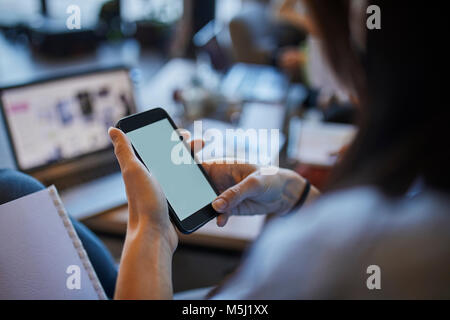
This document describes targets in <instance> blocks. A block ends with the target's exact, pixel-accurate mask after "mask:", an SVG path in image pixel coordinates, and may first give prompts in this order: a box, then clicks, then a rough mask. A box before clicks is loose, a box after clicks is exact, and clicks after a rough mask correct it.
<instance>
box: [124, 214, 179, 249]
mask: <svg viewBox="0 0 450 320" xmlns="http://www.w3.org/2000/svg"><path fill="white" fill-rule="evenodd" d="M130 214H131V213H130ZM166 214H168V213H166ZM128 237H129V238H130V239H131V240H132V241H133V242H135V241H142V242H149V241H151V242H156V243H160V244H162V245H166V246H167V247H168V248H169V249H170V252H171V253H173V252H174V251H175V249H176V247H177V244H178V237H177V234H176V232H175V230H174V227H173V226H172V224H171V223H170V222H169V224H168V225H164V226H163V225H159V224H157V223H155V222H154V221H152V220H151V219H149V218H148V215H141V217H139V219H138V220H137V221H136V222H135V223H134V224H131V223H129V224H128V227H127V238H128Z"/></svg>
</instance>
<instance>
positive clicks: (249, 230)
mask: <svg viewBox="0 0 450 320" xmlns="http://www.w3.org/2000/svg"><path fill="white" fill-rule="evenodd" d="M264 218H265V217H264V216H241V217H231V218H230V219H229V220H228V223H227V225H226V226H225V227H223V228H220V227H218V226H217V225H216V220H215V219H214V220H211V221H210V222H208V223H207V224H206V225H204V226H203V227H202V228H200V229H199V230H197V231H196V232H194V233H192V234H190V235H185V234H181V233H179V234H178V236H179V239H180V241H181V242H182V243H188V244H195V245H202V246H208V247H216V248H224V249H235V250H242V249H245V247H247V246H248V244H249V243H251V242H252V241H253V240H254V239H255V238H256V237H257V236H258V235H259V233H260V231H261V229H262V226H263V224H264ZM127 221H128V207H127V206H123V207H120V208H117V209H114V210H111V211H108V212H105V213H103V214H101V215H98V216H94V217H91V218H88V219H86V220H83V223H85V224H86V225H87V226H88V227H89V228H91V229H92V230H95V231H100V232H107V233H113V234H117V235H124V234H125V232H126V229H127Z"/></svg>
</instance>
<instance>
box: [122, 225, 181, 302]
mask: <svg viewBox="0 0 450 320" xmlns="http://www.w3.org/2000/svg"><path fill="white" fill-rule="evenodd" d="M173 252H174V247H173V244H172V243H171V241H170V240H169V239H168V238H167V237H166V236H164V235H163V234H161V233H160V232H158V231H154V230H150V229H143V228H141V229H137V228H134V229H128V231H127V236H126V239H125V245H124V250H123V255H122V257H121V263H120V269H119V276H118V280H117V286H116V293H115V299H171V298H172V271H171V266H172V257H173ZM137 277H138V278H137ZM149 288H152V290H149Z"/></svg>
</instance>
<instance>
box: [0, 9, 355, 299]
mask: <svg viewBox="0 0 450 320" xmlns="http://www.w3.org/2000/svg"><path fill="white" fill-rule="evenodd" d="M73 4H75V5H76V6H78V8H79V9H80V14H81V15H80V21H79V23H80V28H77V27H74V28H71V27H69V26H68V24H69V25H70V23H71V21H68V18H69V17H70V16H71V15H72V14H73V12H72V11H70V10H69V11H68V8H69V7H70V6H71V5H73ZM302 10H303V8H302V5H301V2H300V1H299V2H297V1H269V0H215V1H214V0H121V1H118V0H112V1H110V0H20V1H16V0H0V88H10V87H15V86H18V85H19V86H21V85H23V84H27V83H34V82H36V81H37V82H39V81H43V80H42V79H65V80H64V81H68V80H67V79H68V77H69V78H70V77H71V76H75V75H85V74H90V73H95V72H100V71H98V70H116V69H115V68H119V69H120V68H122V67H125V68H127V70H129V77H130V79H131V87H132V89H130V88H131V87H127V85H128V84H127V83H126V81H125V82H123V83H122V84H123V87H120V86H119V85H118V86H117V88H116V87H114V85H113V84H111V83H113V82H114V81H113V82H111V81H110V80H108V73H107V74H106V78H105V77H103V78H101V80H99V81H105V83H106V84H107V85H105V86H102V85H99V86H98V88H96V83H95V81H94V82H92V86H90V88H91V89H92V90H93V91H94V90H97V89H98V95H99V96H100V97H101V96H102V95H103V96H106V95H107V94H108V92H124V93H123V95H121V96H120V97H121V98H120V99H118V100H111V101H109V100H108V102H104V104H103V105H102V102H98V101H100V100H98V99H97V100H98V101H97V100H94V99H93V98H92V92H87V91H86V90H87V89H86V90H85V91H86V92H85V91H83V90H81V89H79V88H76V89H74V90H75V91H74V92H71V93H70V94H73V95H76V97H77V99H78V100H77V101H79V102H80V103H81V104H82V105H83V106H84V111H83V114H82V115H81V116H80V117H82V118H83V119H88V120H86V121H91V122H89V130H92V134H94V135H98V136H99V137H101V138H99V139H98V141H97V140H96V143H97V144H96V145H95V146H93V147H92V146H91V147H83V146H79V149H76V148H75V146H74V145H71V147H73V148H74V149H70V150H69V149H65V147H61V148H59V149H55V150H54V149H52V150H51V151H49V150H50V149H46V150H43V148H44V145H46V143H47V141H45V142H44V141H39V140H38V139H37V140H32V141H31V142H28V143H29V144H30V145H31V146H32V148H33V150H35V152H34V153H33V154H32V155H25V154H23V155H20V154H21V153H20V152H21V151H18V149H20V146H19V147H17V145H14V141H13V142H12V141H11V139H14V138H16V139H20V138H17V137H14V136H13V135H14V134H11V132H8V127H7V125H6V122H5V119H1V120H2V121H1V125H0V154H1V157H0V167H2V168H14V169H21V170H23V171H25V172H27V173H30V174H31V175H33V176H35V177H37V178H38V179H39V180H41V181H43V182H44V183H45V184H46V185H49V184H55V186H56V187H57V188H58V190H59V192H60V193H61V195H62V198H63V202H64V204H65V205H66V206H67V210H68V213H69V214H71V210H74V213H75V211H76V210H79V211H80V212H79V214H78V213H77V214H75V216H76V218H77V219H79V220H80V221H82V222H83V223H84V224H85V225H86V226H87V227H88V228H89V229H91V230H92V231H93V232H94V233H95V234H97V235H98V236H99V237H100V239H101V240H102V241H103V242H104V243H105V244H106V246H107V247H108V249H109V250H110V251H111V253H112V254H113V256H114V258H115V260H116V262H117V263H118V262H119V260H120V254H121V250H122V245H123V239H124V236H125V230H126V202H125V199H124V193H123V188H122V185H120V184H116V185H115V187H113V188H112V189H110V190H112V191H111V192H109V193H110V194H108V195H104V196H105V197H109V200H110V202H109V203H108V204H103V205H102V204H101V203H100V204H98V206H97V207H95V208H89V210H88V209H86V208H84V207H83V205H84V204H79V203H77V201H79V199H80V198H82V199H83V201H84V202H85V203H86V202H95V200H96V199H94V198H101V197H102V196H103V194H102V193H97V192H92V190H97V189H95V188H97V187H98V188H100V187H99V186H98V185H94V186H92V185H90V186H89V187H86V188H88V189H83V188H85V187H84V186H86V185H87V184H90V183H92V182H97V181H99V183H100V182H102V181H103V180H104V179H105V177H109V176H110V175H111V174H113V173H116V174H117V165H116V163H114V164H112V165H110V166H109V165H108V166H104V167H102V168H103V169H102V170H99V169H98V168H97V167H95V166H93V164H94V163H95V162H96V161H101V160H99V158H98V156H99V154H98V152H97V151H99V150H101V151H104V150H103V149H105V148H106V150H107V151H106V153H108V154H110V155H112V150H111V148H108V147H110V145H109V140H107V135H106V129H107V128H106V129H104V125H105V127H106V124H109V125H113V123H110V122H111V121H110V122H108V121H109V120H108V121H106V120H101V121H103V122H95V121H97V120H92V119H91V118H89V116H90V115H89V112H91V111H92V110H91V108H95V107H98V108H100V109H101V108H104V110H105V112H107V110H109V109H108V108H107V104H108V103H116V104H118V105H121V106H123V108H124V109H123V110H121V109H120V108H119V110H115V111H114V112H117V114H115V115H116V116H118V115H121V116H124V115H125V114H126V111H124V110H126V109H127V110H128V109H130V108H131V109H132V110H134V111H135V112H137V111H144V110H147V109H149V108H153V107H161V108H164V109H165V110H166V111H167V112H168V113H169V114H170V115H171V116H172V117H173V118H174V120H175V121H176V122H177V124H178V125H179V126H180V127H184V128H187V129H191V130H192V128H193V127H192V126H193V123H194V121H195V120H200V119H202V120H204V122H203V123H204V125H205V126H209V127H213V128H219V129H221V130H226V129H227V128H256V129H260V128H265V129H278V130H280V132H281V134H280V148H279V150H277V151H276V155H275V156H276V157H277V159H278V160H277V161H278V162H279V165H280V166H281V167H287V168H292V169H294V170H296V171H297V172H299V173H301V174H302V175H304V176H305V177H307V178H308V179H309V180H310V181H311V182H312V183H313V184H314V185H316V186H317V187H318V188H320V187H321V186H323V185H324V183H325V182H326V179H327V177H328V174H329V172H330V169H331V168H332V166H333V165H334V164H335V162H336V159H337V154H338V153H339V152H340V150H341V148H343V147H345V145H346V144H348V143H349V142H350V141H351V139H352V137H353V135H354V133H355V131H356V130H357V129H356V127H355V126H354V125H353V120H354V117H355V112H356V111H355V109H354V106H353V104H352V102H351V97H348V96H347V95H346V93H345V92H343V91H342V90H340V86H339V83H336V82H335V81H334V76H333V74H332V73H331V71H330V70H329V67H328V66H327V64H326V62H325V61H324V59H323V58H322V57H321V56H320V54H319V51H318V43H317V41H316V39H315V38H314V37H313V36H311V35H310V30H309V28H308V23H305V22H304V21H303V22H302V20H301V18H298V17H302V15H303V11H302ZM296 14H297V16H296ZM72 22H73V21H72ZM75 22H76V21H75ZM302 23H303V24H302ZM100 75H104V74H103V73H101V72H100V73H99V77H100ZM111 77H112V78H110V79H117V82H120V81H122V80H120V76H119V75H117V74H114V72H113V74H111ZM114 77H117V78H114ZM86 79H87V78H86ZM86 79H84V78H82V80H79V82H78V85H79V84H80V83H84V82H83V81H88V80H86ZM105 79H106V80H105ZM75 80H76V79H75ZM75 80H74V81H75ZM80 81H81V82H80ZM108 81H109V82H108ZM117 82H116V83H117ZM52 83H53V84H54V82H51V81H50V82H49V83H47V84H48V85H51V84H52ZM20 88H21V87H19V89H20ZM52 88H53V89H52ZM55 88H56V87H50V89H48V91H45V92H46V95H45V97H44V98H43V99H44V100H45V103H48V104H51V105H55V106H57V108H60V110H62V111H61V114H62V119H63V120H62V124H61V125H62V126H64V124H65V123H70V121H73V120H72V118H71V116H68V115H67V114H65V111H64V110H67V109H66V108H67V105H66V104H65V103H66V102H64V101H65V100H64V99H63V98H64V97H62V98H61V97H60V96H59V95H61V96H64V94H63V93H62V92H64V90H69V91H70V89H68V88H67V87H61V89H55ZM17 90H18V89H17ZM80 90H81V91H80ZM115 90H116V91H115ZM120 90H122V91H120ZM27 92H28V94H29V95H30V96H29V97H30V101H28V102H29V103H30V104H39V103H38V102H37V101H35V100H34V98H33V93H32V91H27ZM58 94H59V95H58ZM61 99H63V100H64V101H63V100H61ZM99 99H100V98H99ZM96 101H97V102H96ZM104 101H106V100H104ZM131 105H132V106H131ZM17 108H20V106H17ZM90 110H91V111H90ZM102 110H103V109H102ZM108 112H109V111H108ZM2 117H6V116H5V115H3V116H2ZM42 117H45V115H43V116H42ZM12 119H13V118H12ZM102 119H103V118H102ZM9 121H10V122H11V121H14V119H13V120H11V119H9ZM49 121H50V120H49ZM99 121H100V120H99ZM16 124H17V125H19V126H20V121H19V122H17V123H16ZM14 126H15V125H11V123H10V125H9V127H10V128H9V129H11V128H13V127H14ZM83 128H84V127H83ZM86 128H88V127H86ZM38 129H39V128H36V127H33V124H32V123H31V125H29V126H26V127H23V128H22V129H21V130H23V131H24V132H25V135H26V133H27V132H28V133H29V135H30V136H33V135H34V132H35V131H33V130H38ZM27 130H28V131H27ZM61 130H63V129H61ZM66 131H67V130H66ZM66 131H65V132H66ZM61 132H62V131H61ZM300 133H301V134H300ZM87 134H88V133H87V132H86V139H87V141H90V140H89V139H90V138H89V137H90V136H88V135H87ZM68 137H70V133H68ZM25 138H28V137H25ZM33 138H36V137H35V136H34V137H33ZM55 139H56V138H55ZM55 143H56V142H55ZM48 144H51V143H48ZM45 147H47V145H46V146H45ZM48 147H49V148H50V147H51V146H48ZM83 148H84V149H83ZM244 148H245V146H244ZM38 154H40V156H39V157H38V156H37V155H38ZM272 156H274V155H272ZM33 157H35V158H33ZM79 163H83V164H84V165H86V166H89V170H87V172H84V171H83V174H82V175H80V172H81V171H80V170H82V169H81V168H80V167H79V166H78V164H79ZM85 171H86V170H85ZM102 179H103V180H102ZM89 188H91V189H89ZM92 188H93V189H92ZM83 190H84V191H83ZM86 190H87V191H86ZM74 198H76V199H74ZM97 200H98V199H97ZM80 207H83V208H82V209H80ZM83 210H85V212H82V211H83ZM263 224H264V218H262V217H234V218H231V221H230V223H229V225H227V227H226V228H218V227H217V226H215V223H214V222H211V223H209V224H208V225H207V226H206V227H204V228H202V229H201V230H199V231H198V232H196V233H195V234H192V235H188V236H184V235H180V244H179V247H178V249H177V251H176V253H175V256H174V262H173V278H174V279H173V280H174V291H175V292H180V291H184V290H188V289H194V288H200V287H207V286H213V285H216V284H218V283H220V282H221V281H223V280H224V279H225V278H226V277H227V275H229V274H230V273H232V272H233V271H234V270H235V268H236V266H237V265H238V263H239V261H240V259H241V258H242V255H243V253H244V252H245V249H246V248H247V247H248V246H249V245H250V244H251V242H252V241H253V240H254V239H255V238H256V237H257V236H258V234H259V232H260V230H261V228H262V225H263Z"/></svg>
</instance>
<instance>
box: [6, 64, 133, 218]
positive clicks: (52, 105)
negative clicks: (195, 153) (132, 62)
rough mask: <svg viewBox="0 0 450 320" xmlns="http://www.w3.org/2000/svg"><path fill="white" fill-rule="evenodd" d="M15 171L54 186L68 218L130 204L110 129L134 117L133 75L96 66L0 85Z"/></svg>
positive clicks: (119, 68) (118, 69) (126, 70)
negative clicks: (79, 71) (70, 72)
mask: <svg viewBox="0 0 450 320" xmlns="http://www.w3.org/2000/svg"><path fill="white" fill-rule="evenodd" d="M0 104H1V108H0V109H1V110H2V113H3V119H4V121H5V127H6V130H7V132H8V138H9V142H10V145H11V149H12V151H13V155H14V161H15V164H16V168H17V169H19V170H20V171H23V172H25V173H28V174H30V175H32V176H34V177H35V178H37V179H38V180H40V181H41V182H43V183H44V184H45V185H51V184H54V185H56V187H57V188H58V190H59V191H60V194H61V198H62V200H63V202H64V205H65V207H66V208H67V211H68V212H69V214H70V215H72V216H73V217H75V218H77V219H82V218H87V217H89V216H92V215H94V214H97V213H100V212H104V211H107V210H109V209H112V208H115V207H118V206H120V205H123V204H125V203H126V195H125V189H124V186H123V182H122V178H121V175H120V170H119V166H118V164H117V161H116V159H115V156H114V152H113V149H112V144H111V142H110V140H109V137H108V134H107V130H108V128H109V127H110V126H114V125H115V124H116V122H117V121H118V120H119V119H120V118H122V117H124V116H127V115H129V114H132V113H134V112H136V105H135V99H134V89H133V85H132V82H131V79H130V76H129V70H128V69H127V68H126V67H123V66H117V67H110V68H107V69H96V70H90V71H86V72H81V73H76V74H71V75H64V76H58V77H52V78H46V79H40V80H37V81H33V82H29V83H26V84H21V85H15V86H10V87H6V88H0Z"/></svg>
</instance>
